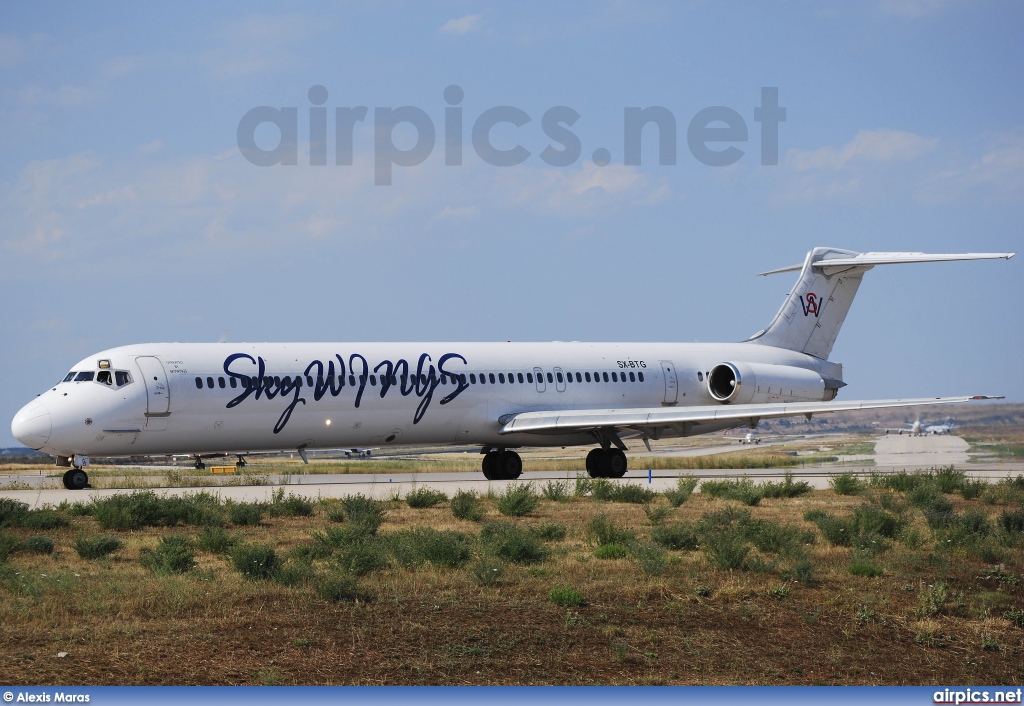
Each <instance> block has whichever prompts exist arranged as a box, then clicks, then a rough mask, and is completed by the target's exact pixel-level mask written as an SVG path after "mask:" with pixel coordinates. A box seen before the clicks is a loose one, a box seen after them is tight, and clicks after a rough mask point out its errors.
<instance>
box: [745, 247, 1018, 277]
mask: <svg viewBox="0 0 1024 706" xmlns="http://www.w3.org/2000/svg"><path fill="white" fill-rule="evenodd" d="M1016 254H1017V253H1012V252H967V253H925V252H865V253H860V254H859V255H857V256H856V257H837V258H829V259H821V260H816V261H814V262H812V263H811V267H820V268H821V269H822V270H824V271H825V274H829V275H830V274H833V273H835V272H841V271H842V270H845V269H849V268H851V267H874V266H875V265H901V264H906V263H912V262H953V261H955V260H1009V259H1010V258H1011V257H1013V256H1014V255H1016ZM803 266H804V264H803V263H800V264H799V265H790V266H789V267H780V268H779V269H777V270H768V271H767V272H759V273H758V277H764V276H766V275H776V274H779V273H780V272H796V271H798V270H801V269H803Z"/></svg>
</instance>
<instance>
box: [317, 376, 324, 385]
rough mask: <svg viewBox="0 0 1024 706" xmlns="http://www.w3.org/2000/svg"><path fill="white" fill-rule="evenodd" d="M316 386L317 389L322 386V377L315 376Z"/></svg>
mask: <svg viewBox="0 0 1024 706" xmlns="http://www.w3.org/2000/svg"><path fill="white" fill-rule="evenodd" d="M316 384H317V387H323V386H324V376H323V375H317V376H316Z"/></svg>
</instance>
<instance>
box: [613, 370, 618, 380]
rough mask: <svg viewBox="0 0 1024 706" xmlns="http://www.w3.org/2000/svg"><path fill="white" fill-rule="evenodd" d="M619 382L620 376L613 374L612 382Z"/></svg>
mask: <svg viewBox="0 0 1024 706" xmlns="http://www.w3.org/2000/svg"><path fill="white" fill-rule="evenodd" d="M618 381H619V374H618V373H616V372H613V373H612V382H618Z"/></svg>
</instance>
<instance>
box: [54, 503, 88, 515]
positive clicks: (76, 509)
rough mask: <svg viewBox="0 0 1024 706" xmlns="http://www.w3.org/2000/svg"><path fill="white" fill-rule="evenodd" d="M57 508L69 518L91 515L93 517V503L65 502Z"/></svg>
mask: <svg viewBox="0 0 1024 706" xmlns="http://www.w3.org/2000/svg"><path fill="white" fill-rule="evenodd" d="M57 507H58V509H59V510H60V511H61V512H63V513H64V514H65V515H68V516H69V517H88V516H89V515H92V511H93V506H92V503H86V502H82V501H81V500H76V501H75V502H73V503H69V502H68V501H67V500H65V501H63V502H61V504H60V505H58V506H57Z"/></svg>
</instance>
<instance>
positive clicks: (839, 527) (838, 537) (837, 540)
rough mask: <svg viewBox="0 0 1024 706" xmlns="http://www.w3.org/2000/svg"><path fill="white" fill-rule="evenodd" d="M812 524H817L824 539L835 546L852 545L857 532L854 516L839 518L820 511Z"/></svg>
mask: <svg viewBox="0 0 1024 706" xmlns="http://www.w3.org/2000/svg"><path fill="white" fill-rule="evenodd" d="M814 524H816V525H818V529H819V530H821V534H822V536H823V537H824V538H825V541H826V542H828V543H829V544H832V545H835V546H837V547H852V546H853V543H854V542H855V541H856V539H857V535H858V534H859V533H858V531H857V522H856V520H855V519H854V518H842V519H841V518H838V517H835V516H833V515H830V514H828V513H822V515H821V516H819V517H817V518H816V519H815V520H814Z"/></svg>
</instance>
